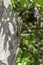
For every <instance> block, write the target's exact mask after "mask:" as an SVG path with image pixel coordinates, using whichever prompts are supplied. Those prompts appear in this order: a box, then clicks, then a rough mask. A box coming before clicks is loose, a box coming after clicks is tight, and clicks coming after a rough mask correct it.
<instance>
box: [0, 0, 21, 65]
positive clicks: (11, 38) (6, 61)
mask: <svg viewBox="0 0 43 65" xmlns="http://www.w3.org/2000/svg"><path fill="white" fill-rule="evenodd" d="M15 17H16V14H15V13H14V11H13V9H12V5H11V0H0V65H14V64H15V60H16V56H17V54H18V46H19V40H20V39H19V36H18V35H17V34H18V21H17V20H16V18H15Z"/></svg>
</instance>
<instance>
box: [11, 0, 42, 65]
mask: <svg viewBox="0 0 43 65" xmlns="http://www.w3.org/2000/svg"><path fill="white" fill-rule="evenodd" d="M11 2H12V7H13V9H14V11H16V12H17V13H18V12H19V16H21V18H22V20H23V24H22V30H21V33H22V34H24V33H25V34H27V33H28V34H29V35H28V36H22V37H21V43H20V52H19V54H18V57H17V59H16V65H36V64H37V65H40V63H39V56H38V55H39V54H38V53H37V52H38V51H39V46H38V47H37V46H35V45H38V43H43V30H42V29H40V28H41V26H40V24H41V23H42V22H43V0H41V1H40V0H33V1H32V2H29V0H11ZM35 6H36V7H37V9H38V12H39V14H40V16H41V17H40V18H39V19H38V20H37V19H36V18H35V17H34V7H35ZM26 11H27V12H26Z"/></svg>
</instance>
